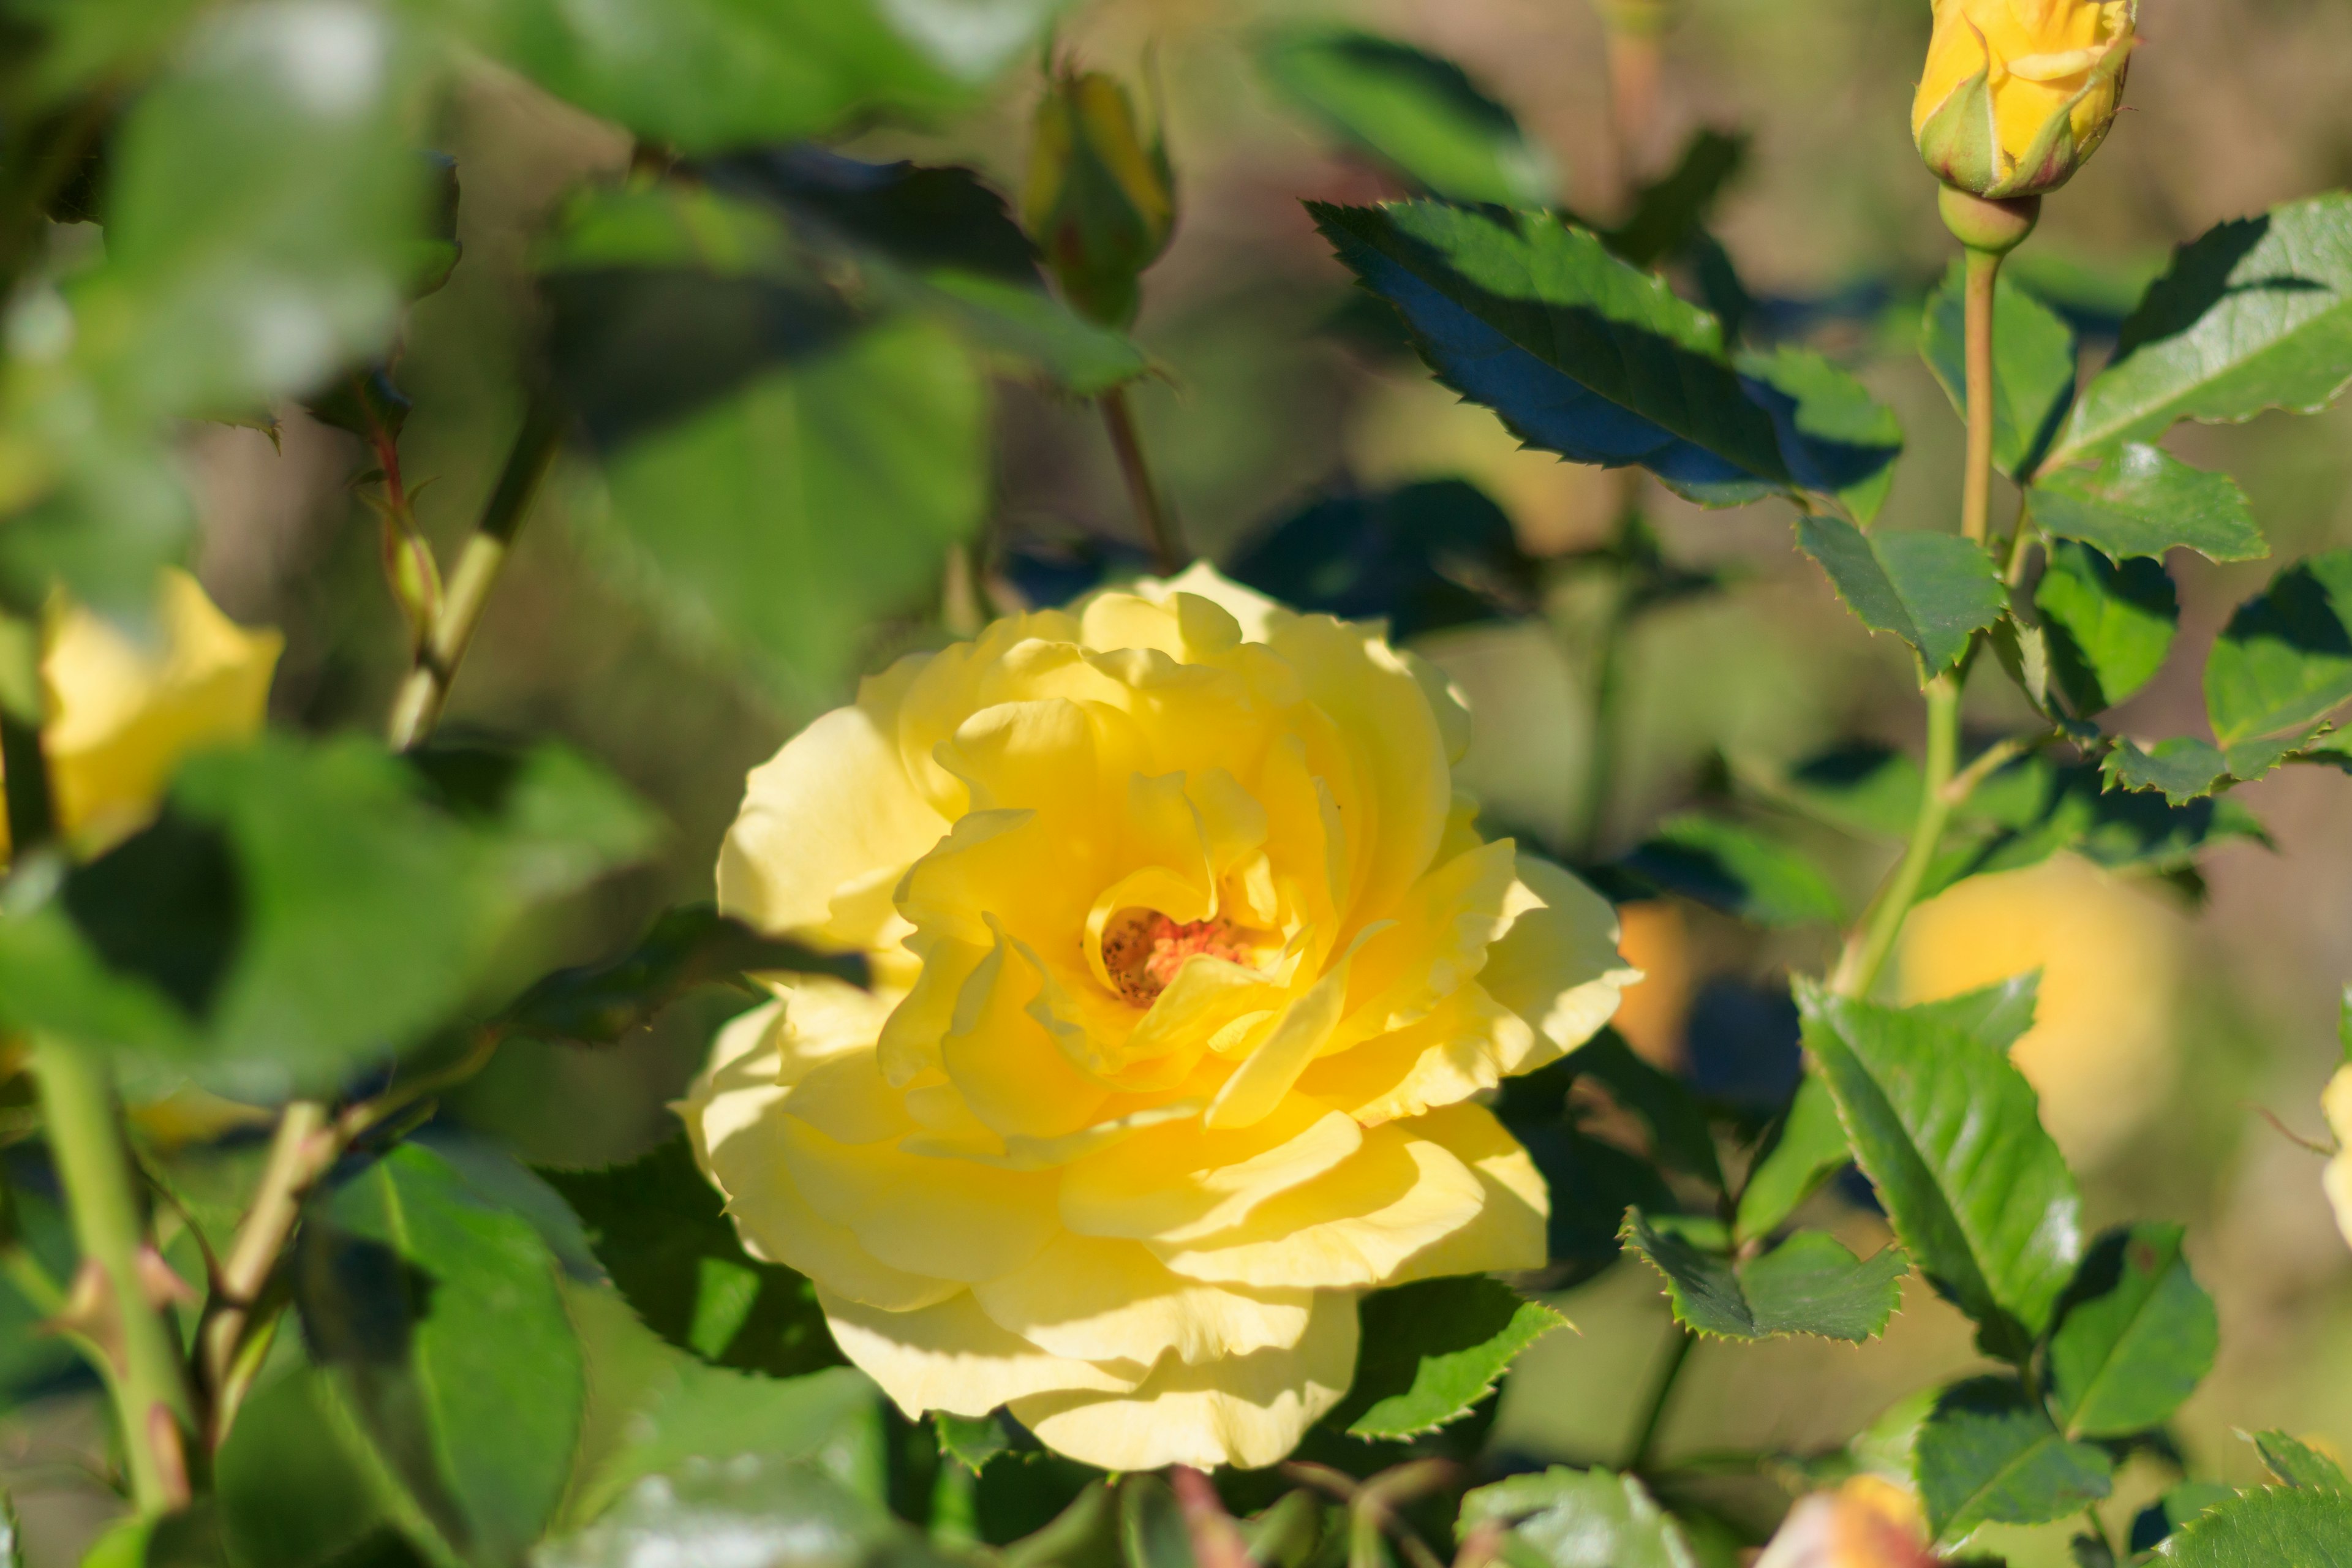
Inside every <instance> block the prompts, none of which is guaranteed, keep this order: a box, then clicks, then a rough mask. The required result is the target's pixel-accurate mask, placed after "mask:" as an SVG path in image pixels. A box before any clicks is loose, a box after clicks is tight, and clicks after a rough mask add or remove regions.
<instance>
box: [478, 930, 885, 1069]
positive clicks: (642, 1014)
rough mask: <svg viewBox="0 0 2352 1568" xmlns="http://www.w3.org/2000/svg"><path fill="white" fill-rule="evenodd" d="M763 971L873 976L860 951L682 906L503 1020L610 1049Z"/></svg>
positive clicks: (538, 1034)
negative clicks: (819, 947) (692, 998)
mask: <svg viewBox="0 0 2352 1568" xmlns="http://www.w3.org/2000/svg"><path fill="white" fill-rule="evenodd" d="M761 970H789V971H792V972H793V973H802V974H830V975H832V976H834V977H835V979H839V980H845V981H847V982H849V983H850V984H853V985H863V984H866V979H867V974H866V963H865V960H864V959H863V958H861V957H859V956H857V955H856V954H835V953H823V952H814V950H812V949H809V948H805V947H803V946H801V945H800V944H799V943H798V942H784V941H781V940H779V939H778V938H775V937H770V936H762V935H761V934H760V933H759V932H758V931H753V930H751V928H750V927H749V926H747V925H744V924H743V923H742V922H741V921H737V920H734V919H731V918H730V917H729V916H726V915H722V914H720V913H719V910H718V909H717V908H716V907H715V906H713V905H710V904H680V905H678V906H677V908H676V909H671V910H664V911H662V913H661V914H660V915H658V916H657V917H656V919H655V921H654V923H653V924H652V926H651V927H649V928H648V929H647V930H646V934H645V935H644V936H642V937H639V938H638V939H637V942H636V944H635V946H633V947H632V948H630V949H629V950H628V951H627V952H625V953H623V954H621V955H620V956H619V957H617V958H614V959H610V960H607V961H605V962H604V963H590V964H581V965H578V966H576V967H574V968H570V969H559V970H557V971H555V972H554V973H551V974H549V975H547V976H546V977H545V978H543V979H541V980H540V981H539V982H538V983H536V984H533V985H532V986H531V988H530V990H528V991H526V992H524V993H523V994H521V995H520V996H519V997H517V998H516V999H515V1000H514V1002H513V1003H512V1004H511V1005H509V1006H508V1008H507V1009H506V1011H505V1012H503V1013H501V1014H500V1015H499V1018H498V1026H499V1027H500V1028H502V1029H505V1030H506V1031H508V1032H509V1033H510V1034H516V1035H525V1036H530V1037H535V1038H539V1039H543V1040H569V1041H572V1042H574V1043H578V1044H585V1045H610V1044H612V1043H613V1042H614V1041H615V1040H617V1039H619V1038H620V1037H622V1036H624V1035H625V1034H627V1033H629V1032H630V1031H631V1030H633V1029H636V1028H641V1027H643V1026H645V1025H646V1024H648V1023H650V1022H652V1021H653V1019H654V1017H655V1016H656V1014H658V1013H660V1012H661V1010H662V1009H663V1008H665V1007H667V1006H668V1005H670V1004H671V1003H672V1002H675V1001H677V999H678V998H679V997H680V996H683V995H685V994H687V993H688V992H689V991H691V990H694V989H695V988H696V987H698V986H701V985H709V984H714V983H725V982H740V980H741V978H742V976H743V975H745V974H746V973H752V972H755V971H761Z"/></svg>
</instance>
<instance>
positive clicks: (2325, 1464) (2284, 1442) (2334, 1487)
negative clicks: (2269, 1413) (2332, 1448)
mask: <svg viewBox="0 0 2352 1568" xmlns="http://www.w3.org/2000/svg"><path fill="white" fill-rule="evenodd" d="M2254 1449H2255V1451H2256V1452H2257V1453H2259V1454H2261V1455H2262V1457H2263V1468H2266V1469H2268V1470H2269V1471H2270V1473H2271V1474H2272V1475H2273V1476H2275V1477H2277V1478H2278V1480H2279V1484H2280V1485H2281V1486H2289V1487H2301V1488H2304V1489H2307V1490H2311V1491H2324V1492H2334V1493H2336V1494H2337V1495H2338V1496H2343V1497H2352V1481H2347V1480H2346V1479H2345V1478H2344V1467H2343V1466H2341V1465H2339V1464H2337V1463H2336V1461H2335V1460H2333V1459H2331V1458H2328V1457H2327V1456H2326V1455H2325V1454H2323V1453H2321V1452H2320V1451H2319V1450H2318V1449H2316V1448H2315V1447H2312V1446H2311V1445H2310V1444H2308V1443H2305V1442H2304V1441H2303V1440H2301V1439H2300V1438H2297V1437H2291V1436H2288V1435H2287V1434H2286V1433H2284V1432H2279V1431H2270V1432H2261V1433H2257V1434H2256V1435H2255V1436H2254Z"/></svg>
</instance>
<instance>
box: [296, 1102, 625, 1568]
mask: <svg viewBox="0 0 2352 1568" xmlns="http://www.w3.org/2000/svg"><path fill="white" fill-rule="evenodd" d="M294 1278H295V1300H296V1303H297V1305H298V1306H299V1308H300V1310H301V1319H302V1333H303V1341H304V1343H305V1344H306V1345H307V1346H308V1347H309V1349H310V1355H311V1359H312V1361H313V1362H314V1363H316V1364H318V1365H320V1366H321V1367H324V1368H327V1369H329V1370H330V1371H331V1373H332V1382H333V1387H334V1390H335V1393H336V1394H337V1395H338V1396H339V1397H340V1398H341V1400H342V1401H344V1402H345V1403H347V1405H348V1407H349V1409H350V1411H351V1413H352V1417H353V1420H354V1423H355V1425H356V1426H357V1427H358V1429H359V1431H360V1433H361V1434H362V1435H363V1440H364V1442H365V1445H366V1451H367V1452H368V1454H369V1455H370V1457H371V1460H372V1463H373V1465H374V1466H380V1467H381V1468H382V1470H383V1473H384V1475H385V1476H386V1477H387V1478H389V1479H390V1482H391V1484H392V1485H393V1486H394V1487H395V1488H396V1489H397V1491H398V1494H399V1498H400V1501H399V1503H398V1504H396V1505H395V1507H396V1510H397V1511H398V1512H399V1513H401V1514H402V1515H404V1517H403V1519H402V1523H403V1525H404V1528H408V1529H412V1530H415V1529H418V1528H420V1527H421V1528H423V1529H424V1530H426V1531H429V1534H427V1535H426V1536H425V1540H426V1541H427V1542H430V1543H431V1545H430V1546H429V1547H428V1550H430V1549H432V1548H433V1547H437V1548H438V1549H439V1550H440V1551H442V1552H455V1553H456V1554H457V1555H460V1556H464V1557H467V1558H468V1559H471V1560H476V1561H482V1562H505V1561H510V1560H511V1559H513V1558H514V1557H515V1556H517V1555H519V1554H520V1552H523V1551H524V1550H525V1549H526V1548H528V1547H529V1546H530V1544H531V1543H532V1542H534V1541H536V1540H537V1539H538V1538H539V1534H540V1531H541V1529H542V1528H543V1527H544V1526H545V1525H546V1524H547V1522H548V1521H550V1520H551V1518H552V1517H553V1516H554V1512H555V1509H556V1505H557V1503H558V1502H559V1501H560V1500H562V1496H563V1490H564V1485H565V1481H566V1479H567V1478H568V1476H569V1474H570V1471H571V1465H572V1451H573V1447H574V1446H575V1444H576V1443H577V1442H578V1440H579V1436H580V1427H581V1415H582V1408H583V1400H584V1398H585V1385H584V1382H583V1375H584V1374H583V1368H582V1357H581V1349H580V1341H579V1337H578V1335H577V1334H576V1333H575V1332H574V1331H573V1330H572V1322H571V1320H570V1318H569V1317H568V1316H567V1315H566V1314H565V1311H564V1306H563V1300H562V1294H561V1291H560V1289H559V1288H558V1285H557V1270H556V1266H555V1260H554V1258H553V1257H552V1256H551V1254H550V1253H549V1251H548V1249H547V1247H546V1245H545V1244H544V1243H543V1242H542V1241H541V1239H540V1237H539V1236H538V1233H537V1232H536V1231H534V1230H533V1229H532V1227H531V1226H530V1223H529V1222H528V1221H526V1220H524V1219H523V1218H521V1217H520V1215H514V1214H512V1213H509V1212H507V1211H504V1210H501V1209H498V1208H494V1207H492V1206H490V1205H488V1204H487V1203H485V1202H484V1201H483V1200H482V1198H481V1197H480V1196H479V1195H478V1194H477V1193H476V1192H475V1191H474V1189H473V1188H472V1187H470V1186H469V1185H467V1184H466V1183H465V1182H464V1181H463V1180H462V1179H461V1178H460V1177H459V1176H458V1175H457V1173H456V1172H455V1171H453V1170H452V1169H451V1168H450V1167H449V1166H448V1164H447V1163H445V1162H444V1161H442V1160H441V1158H440V1157H439V1156H437V1155H436V1154H434V1153H433V1152H430V1151H429V1150H427V1149H425V1148H424V1147H422V1146H420V1145H417V1144H413V1143H412V1144H407V1145H404V1146H403V1147H401V1148H399V1149H395V1150H394V1151H393V1152H391V1153H389V1154H387V1155H385V1156H383V1158H382V1159H380V1160H377V1161H375V1162H373V1163H371V1164H369V1165H367V1166H366V1167H364V1168H363V1169H362V1170H361V1171H360V1172H358V1173H356V1174H354V1175H352V1176H351V1177H349V1178H348V1179H346V1180H345V1181H343V1182H342V1183H341V1184H338V1185H337V1186H335V1187H334V1188H333V1189H331V1191H329V1192H328V1193H326V1194H323V1195H322V1196H321V1197H320V1199H318V1200H317V1201H316V1202H315V1203H314V1204H313V1205H312V1213H311V1217H310V1223H309V1224H308V1225H306V1226H304V1227H303V1230H302V1231H301V1233H300V1240H299V1250H298V1254H297V1258H296V1262H295V1268H294Z"/></svg>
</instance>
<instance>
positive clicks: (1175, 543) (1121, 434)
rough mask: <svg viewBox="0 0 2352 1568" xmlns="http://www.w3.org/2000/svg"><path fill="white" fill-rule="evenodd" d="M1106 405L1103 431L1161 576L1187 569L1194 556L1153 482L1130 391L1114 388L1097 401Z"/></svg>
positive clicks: (1103, 411)
mask: <svg viewBox="0 0 2352 1568" xmlns="http://www.w3.org/2000/svg"><path fill="white" fill-rule="evenodd" d="M1097 401H1099V402H1100V403H1101V404H1102V416H1103V428H1104V429H1105V430H1107V431H1108V432H1109V433H1110V449H1111V450H1112V451H1113V452H1114V453H1116V454H1117V455H1118V473H1119V478H1121V479H1124V480H1126V481H1127V499H1128V500H1129V502H1131V503H1132V504H1133V505H1134V507H1135V516H1136V520H1137V521H1139V522H1140V523H1142V524H1143V531H1144V534H1145V536H1146V537H1147V538H1149V539H1150V542H1151V556H1152V560H1153V562H1154V563H1155V564H1157V565H1158V567H1159V568H1160V575H1161V576H1163V577H1165V576H1172V575H1174V574H1176V573H1178V572H1180V571H1181V570H1183V568H1184V566H1185V564H1186V563H1189V562H1190V561H1191V560H1192V552H1190V551H1188V550H1186V549H1185V548H1184V536H1183V533H1182V531H1181V530H1180V529H1179V528H1178V527H1177V526H1176V517H1175V514H1174V513H1173V512H1172V511H1171V510H1170V509H1169V506H1168V498H1167V497H1166V496H1165V495H1163V494H1162V493H1161V492H1160V487H1159V486H1158V485H1156V484H1154V483H1153V482H1152V478H1151V465H1150V463H1149V462H1148V461H1146V460H1145V458H1144V456H1143V437H1142V436H1141V434H1140V433H1139V431H1138V430H1137V429H1136V426H1135V411H1134V410H1133V409H1132V408H1130V407H1129V406H1128V402H1127V388H1125V387H1123V386H1114V387H1112V388H1111V389H1110V390H1109V391H1108V392H1106V393H1104V394H1103V395H1102V396H1101V397H1100V398H1099V399H1098V400H1097Z"/></svg>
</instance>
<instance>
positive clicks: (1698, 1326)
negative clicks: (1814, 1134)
mask: <svg viewBox="0 0 2352 1568" xmlns="http://www.w3.org/2000/svg"><path fill="white" fill-rule="evenodd" d="M1624 1238H1625V1245H1626V1246H1628V1247H1632V1248H1633V1250H1634V1251H1636V1252H1638V1253H1640V1254H1641V1255H1642V1256H1643V1258H1645V1259H1646V1260H1647V1261H1648V1262H1649V1264H1650V1266H1651V1267H1652V1268H1655V1269H1656V1270H1657V1271H1658V1272H1659V1273H1660V1274H1662V1275H1664V1277H1665V1280H1666V1296H1667V1299H1668V1300H1670V1301H1671V1302H1672V1303H1673V1304H1674V1312H1675V1321H1676V1322H1678V1323H1680V1324H1682V1325H1683V1326H1684V1327H1685V1328H1686V1329H1690V1330H1693V1331H1696V1332H1698V1333H1702V1334H1712V1335H1714V1336H1716V1337H1717V1338H1718V1339H1729V1340H1769V1339H1780V1338H1784V1337H1786V1336H1788V1335H1790V1334H1813V1335H1817V1336H1819V1337H1820V1338H1822V1339H1825V1340H1846V1341H1849V1342H1853V1343H1854V1344H1860V1343H1862V1342H1864V1341H1865V1340H1870V1339H1875V1338H1876V1337H1877V1336H1878V1335H1879V1334H1880V1333H1882V1332H1883V1331H1885V1328H1886V1320H1887V1319H1888V1318H1890V1317H1892V1316H1893V1315H1894V1313H1895V1306H1896V1304H1897V1303H1898V1302H1900V1301H1901V1300H1902V1296H1903V1277H1904V1275H1906V1274H1907V1273H1909V1272H1910V1268H1911V1263H1910V1259H1908V1258H1906V1257H1904V1255H1903V1250H1902V1248H1900V1247H1885V1248H1883V1249H1881V1250H1880V1251H1879V1252H1878V1253H1877V1254H1876V1255H1874V1257H1872V1258H1871V1259H1870V1260H1869V1261H1868V1262H1866V1263H1865V1262H1864V1261H1862V1260H1861V1259H1859V1258H1855V1257H1854V1255H1853V1253H1851V1252H1849V1251H1847V1250H1846V1248H1845V1247H1844V1246H1843V1244H1841V1243H1840V1242H1839V1241H1838V1239H1837V1238H1836V1237H1833V1236H1831V1235H1830V1234H1829V1233H1828V1232H1826V1231H1818V1230H1807V1231H1800V1232H1798V1233H1797V1234H1796V1235H1795V1236H1792V1237H1790V1238H1789V1239H1788V1240H1786V1241H1784V1242H1782V1243H1781V1244H1780V1246H1779V1247H1774V1248H1773V1249H1772V1250H1771V1251H1769V1252H1766V1253H1761V1254H1759V1255H1758V1256H1757V1257H1755V1258H1749V1259H1748V1261H1747V1262H1745V1263H1739V1264H1736V1265H1735V1264H1734V1263H1733V1262H1732V1260H1731V1259H1730V1258H1727V1257H1725V1256H1723V1255H1721V1254H1720V1253H1717V1252H1712V1251H1708V1250H1705V1249H1703V1248H1701V1247H1696V1246H1693V1245H1692V1244H1691V1242H1690V1241H1688V1240H1687V1239H1685V1238H1684V1237H1680V1236H1676V1235H1675V1234H1673V1233H1672V1232H1671V1231H1667V1232H1661V1231H1660V1230H1659V1229H1658V1228H1657V1227H1655V1226H1653V1225H1652V1224H1651V1223H1650V1221H1649V1219H1648V1218H1647V1216H1645V1215H1643V1213H1642V1212H1641V1210H1639V1209H1636V1210H1634V1211H1633V1213H1632V1214H1630V1215H1626V1217H1625V1230H1624Z"/></svg>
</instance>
